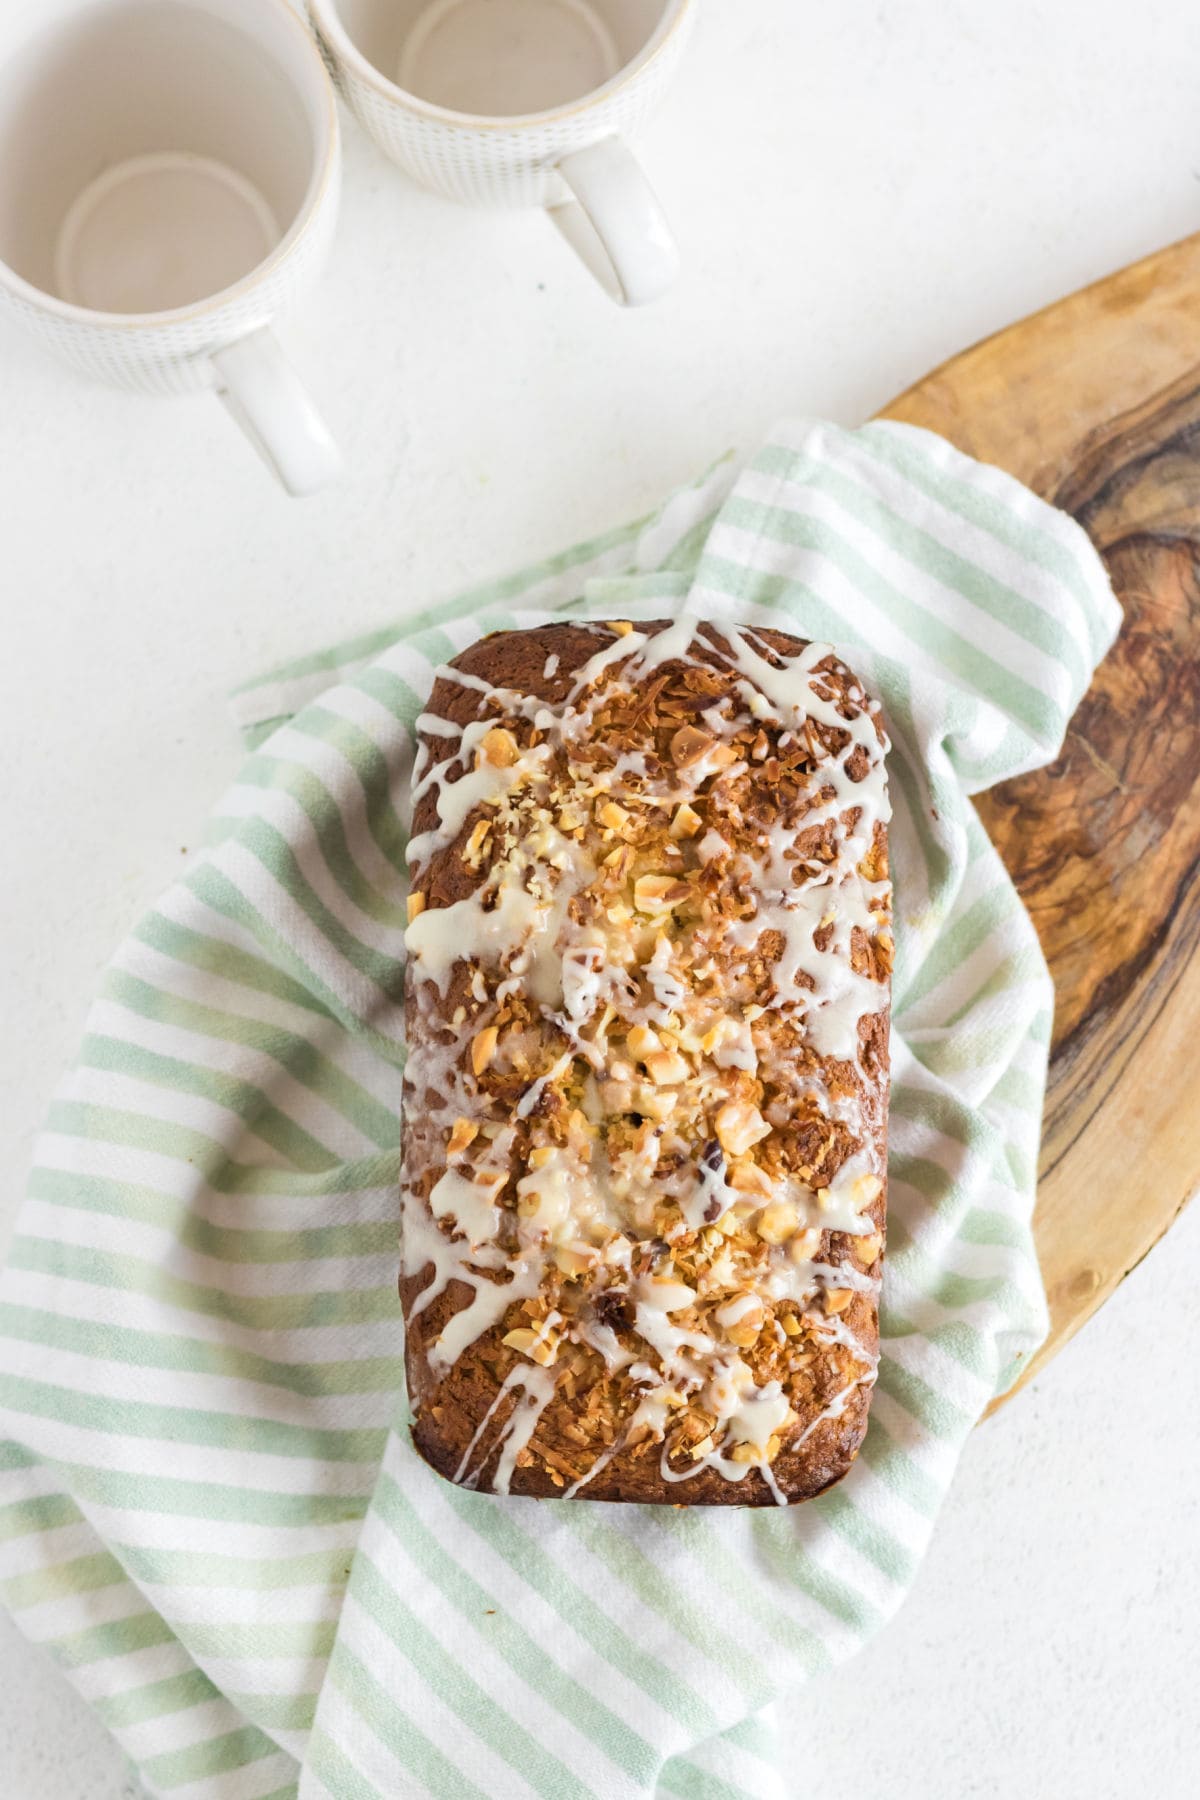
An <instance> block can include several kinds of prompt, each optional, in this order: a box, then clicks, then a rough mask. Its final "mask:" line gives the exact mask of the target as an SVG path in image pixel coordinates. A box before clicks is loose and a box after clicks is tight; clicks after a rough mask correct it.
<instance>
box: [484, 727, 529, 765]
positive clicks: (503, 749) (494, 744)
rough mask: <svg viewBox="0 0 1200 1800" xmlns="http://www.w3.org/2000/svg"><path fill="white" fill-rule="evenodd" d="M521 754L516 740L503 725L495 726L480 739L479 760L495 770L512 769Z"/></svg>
mask: <svg viewBox="0 0 1200 1800" xmlns="http://www.w3.org/2000/svg"><path fill="white" fill-rule="evenodd" d="M520 754H521V752H520V749H519V748H518V745H517V740H516V738H515V737H514V736H513V734H512V732H511V731H505V729H504V727H503V726H502V725H493V726H492V729H491V730H490V731H486V732H485V733H484V735H483V737H482V738H481V739H480V743H479V753H478V760H479V762H480V763H486V764H488V765H489V766H490V767H491V768H493V769H511V768H512V765H513V764H514V763H515V762H516V760H517V758H518V756H520Z"/></svg>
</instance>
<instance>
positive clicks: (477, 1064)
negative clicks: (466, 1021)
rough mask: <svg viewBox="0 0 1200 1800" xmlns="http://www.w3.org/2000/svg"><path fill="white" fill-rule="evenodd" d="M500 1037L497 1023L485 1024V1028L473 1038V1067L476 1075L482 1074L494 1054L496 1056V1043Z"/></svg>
mask: <svg viewBox="0 0 1200 1800" xmlns="http://www.w3.org/2000/svg"><path fill="white" fill-rule="evenodd" d="M499 1037H500V1032H499V1029H498V1027H496V1026H495V1025H485V1026H484V1028H483V1030H482V1031H480V1032H478V1033H477V1034H476V1036H475V1038H474V1039H473V1040H472V1043H471V1067H472V1069H474V1071H475V1073H476V1075H482V1074H483V1071H484V1070H485V1069H486V1068H487V1066H488V1064H489V1063H490V1062H491V1060H492V1058H493V1056H495V1054H496V1044H497V1041H498V1039H499Z"/></svg>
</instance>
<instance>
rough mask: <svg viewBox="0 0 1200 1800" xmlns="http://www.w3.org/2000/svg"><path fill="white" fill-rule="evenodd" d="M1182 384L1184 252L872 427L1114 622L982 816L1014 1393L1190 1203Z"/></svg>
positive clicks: (1195, 342)
mask: <svg viewBox="0 0 1200 1800" xmlns="http://www.w3.org/2000/svg"><path fill="white" fill-rule="evenodd" d="M1198 365H1200V235H1197V236H1195V237H1191V238H1187V239H1185V240H1184V242H1182V243H1180V244H1176V245H1173V246H1172V247H1171V248H1170V249H1167V250H1163V251H1160V252H1159V253H1158V254H1157V255H1155V256H1151V257H1148V258H1146V260H1145V261H1143V262H1140V263H1137V264H1135V265H1134V266H1133V267H1131V268H1128V269H1123V270H1121V271H1120V272H1119V273H1118V274H1116V275H1113V276H1110V277H1109V278H1108V279H1107V280H1105V281H1102V282H1098V283H1097V284H1096V285H1095V286H1093V287H1090V288H1085V289H1084V290H1083V291H1082V292H1080V293H1078V294H1073V295H1071V297H1070V298H1069V299H1067V300H1064V301H1061V302H1060V303H1059V304H1058V305H1056V306H1052V307H1049V308H1047V310H1046V311H1044V312H1041V313H1038V314H1036V315H1035V316H1034V317H1032V318H1030V319H1026V320H1024V321H1023V322H1022V323H1020V324H1019V325H1014V326H1012V327H1011V328H1010V329H1009V330H1007V331H1003V332H1001V333H1000V334H999V335H998V336H996V337H993V338H989V339H988V340H987V341H986V342H985V343H983V344H979V345H976V346H975V348H974V349H972V350H968V351H966V352H965V353H964V354H963V355H962V356H959V357H956V358H955V359H954V360H953V361H952V362H950V363H947V364H946V365H945V366H944V367H943V368H941V369H938V370H936V371H935V372H934V373H933V374H932V375H930V376H928V377H927V378H926V379H925V380H924V381H921V382H919V383H918V384H917V385H916V386H915V387H913V388H911V389H909V391H908V392H907V393H906V394H903V395H902V396H901V397H900V398H899V399H898V400H896V401H894V402H893V403H892V404H891V405H890V406H888V407H886V408H885V409H884V411H883V413H882V415H881V416H882V417H885V418H891V419H902V420H905V421H906V422H908V423H910V424H914V425H924V426H927V427H928V428H929V429H931V430H934V431H939V432H941V433H942V435H943V436H945V437H948V438H950V439H951V441H952V442H954V443H956V444H958V445H959V447H960V448H962V449H964V450H967V451H969V452H970V453H971V454H972V455H973V456H977V457H980V458H982V459H983V460H984V461H985V462H991V463H995V464H997V465H998V466H999V467H1001V468H1004V469H1007V470H1008V471H1009V472H1010V473H1012V474H1014V475H1017V476H1019V477H1020V478H1021V479H1022V480H1023V481H1026V482H1028V483H1029V485H1030V486H1031V487H1033V488H1035V489H1036V490H1037V492H1038V493H1040V494H1042V495H1044V496H1045V498H1046V499H1048V500H1051V501H1053V502H1054V504H1055V505H1057V506H1061V507H1063V508H1064V509H1065V510H1066V511H1067V512H1069V513H1071V514H1073V515H1074V517H1075V518H1076V519H1078V520H1079V522H1080V524H1082V525H1083V527H1084V529H1085V530H1086V531H1087V532H1088V533H1089V535H1090V536H1091V538H1092V540H1093V542H1094V543H1095V544H1096V546H1097V548H1098V549H1099V551H1100V553H1101V555H1102V556H1103V558H1104V560H1105V563H1106V565H1107V567H1108V570H1109V574H1110V575H1111V577H1112V581H1113V586H1114V588H1115V590H1116V593H1117V596H1118V598H1119V599H1120V601H1121V604H1122V606H1123V608H1124V612H1125V622H1124V625H1123V627H1122V630H1121V635H1120V637H1119V639H1118V641H1117V644H1116V646H1115V647H1114V649H1113V650H1112V651H1111V652H1110V654H1109V656H1108V657H1107V659H1106V660H1105V662H1104V664H1103V665H1102V666H1101V668H1100V670H1099V673H1098V675H1097V677H1096V680H1095V682H1094V683H1093V686H1092V688H1091V690H1090V691H1089V693H1088V694H1087V696H1086V698H1085V699H1084V701H1083V703H1082V705H1081V706H1080V708H1079V711H1078V712H1077V714H1076V716H1075V718H1074V720H1073V721H1072V724H1071V728H1070V731H1069V733H1068V736H1067V741H1066V744H1065V746H1064V748H1063V753H1062V755H1061V756H1060V757H1059V758H1058V760H1057V761H1056V762H1055V763H1054V764H1053V765H1052V766H1051V767H1049V768H1047V769H1043V770H1038V771H1036V772H1035V773H1034V774H1032V775H1025V776H1022V777H1020V779H1018V780H1016V781H1011V782H1006V783H1004V784H1003V785H1002V786H1001V787H999V788H996V789H994V790H993V791H992V792H991V793H990V794H987V795H985V796H982V797H981V800H980V803H979V810H980V813H981V815H982V817H983V821H984V824H985V825H986V827H987V829H988V831H989V833H990V834H991V836H992V839H993V841H994V842H995V844H996V845H997V848H998V849H999V850H1000V853H1001V855H1002V856H1003V858H1004V860H1005V863H1006V864H1007V866H1008V868H1009V870H1010V872H1011V874H1012V876H1013V879H1014V880H1015V882H1016V884H1017V887H1018V888H1019V890H1020V892H1021V894H1022V897H1023V898H1024V900H1025V903H1026V905H1027V906H1028V907H1029V910H1030V914H1031V916H1032V918H1033V920H1034V923H1035V925H1036V927H1037V930H1038V935H1039V937H1040V938H1041V942H1042V946H1043V949H1044V950H1045V952H1046V957H1047V960H1048V962H1049V964H1050V970H1051V974H1052V975H1053V977H1054V985H1055V995H1056V1008H1055V1026H1054V1037H1053V1044H1052V1049H1051V1061H1050V1079H1049V1087H1048V1092H1047V1103H1046V1119H1045V1129H1044V1137H1043V1144H1042V1156H1041V1163H1040V1169H1039V1184H1038V1200H1037V1210H1036V1213H1035V1217H1034V1230H1035V1235H1036V1238H1037V1245H1038V1254H1039V1257H1040V1258H1041V1264H1042V1273H1043V1275H1044V1277H1045V1282H1046V1291H1047V1294H1048V1297H1049V1302H1050V1317H1051V1327H1050V1336H1049V1339H1048V1340H1047V1342H1046V1344H1045V1345H1044V1346H1043V1348H1042V1349H1041V1350H1040V1351H1039V1353H1038V1355H1037V1356H1036V1357H1035V1358H1033V1359H1032V1360H1031V1362H1030V1365H1029V1368H1028V1369H1027V1370H1026V1371H1025V1374H1024V1376H1023V1378H1022V1380H1023V1381H1025V1380H1028V1379H1029V1377H1030V1376H1031V1375H1032V1374H1034V1373H1035V1372H1036V1370H1037V1369H1039V1368H1041V1367H1042V1366H1043V1365H1044V1364H1045V1363H1046V1362H1048V1361H1049V1359H1050V1358H1051V1357H1052V1356H1054V1355H1055V1353H1056V1352H1057V1351H1058V1350H1060V1349H1061V1348H1062V1346H1063V1344H1064V1343H1066V1342H1067V1340H1068V1339H1069V1338H1070V1337H1071V1336H1072V1335H1073V1334H1074V1333H1075V1332H1076V1331H1077V1330H1078V1329H1079V1327H1080V1326H1081V1325H1082V1324H1083V1323H1084V1322H1085V1321H1086V1320H1087V1319H1088V1318H1090V1317H1091V1315H1092V1314H1093V1313H1094V1312H1095V1311H1096V1310H1097V1309H1098V1308H1099V1307H1100V1306H1101V1305H1103V1303H1104V1301H1105V1300H1106V1299H1107V1298H1108V1296H1109V1295H1110V1294H1111V1293H1112V1292H1113V1291H1114V1290H1115V1288H1116V1287H1117V1286H1118V1284H1119V1283H1120V1282H1121V1281H1122V1280H1123V1279H1124V1278H1125V1276H1126V1275H1127V1274H1128V1273H1129V1271H1130V1270H1131V1269H1132V1268H1133V1267H1135V1265H1136V1264H1137V1263H1138V1262H1140V1261H1141V1259H1142V1257H1144V1256H1145V1255H1146V1253H1147V1251H1149V1250H1150V1249H1151V1247H1152V1246H1153V1245H1154V1244H1155V1243H1156V1242H1157V1241H1158V1239H1159V1238H1160V1237H1161V1236H1162V1235H1163V1233H1164V1232H1165V1231H1167V1230H1168V1228H1169V1227H1170V1225H1171V1224H1172V1222H1173V1221H1174V1220H1175V1219H1176V1218H1177V1217H1178V1215H1179V1213H1180V1212H1181V1211H1182V1209H1183V1207H1184V1206H1185V1205H1186V1203H1187V1201H1188V1199H1189V1198H1190V1197H1191V1194H1192V1193H1193V1191H1194V1190H1195V1188H1196V1186H1197V1185H1198V1184H1200V1060H1198V1059H1197V1058H1196V1057H1195V1055H1194V1054H1193V1045H1194V1040H1195V1038H1196V1036H1197V1033H1198V1031H1200V954H1198V944H1200V366H1198ZM1018 1385H1021V1384H1018ZM1014 1391H1015V1390H1014ZM998 1404H999V1403H998Z"/></svg>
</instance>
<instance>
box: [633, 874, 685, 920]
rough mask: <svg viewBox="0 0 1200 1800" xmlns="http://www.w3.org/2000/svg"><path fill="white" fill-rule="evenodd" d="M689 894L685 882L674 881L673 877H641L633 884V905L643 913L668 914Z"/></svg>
mask: <svg viewBox="0 0 1200 1800" xmlns="http://www.w3.org/2000/svg"><path fill="white" fill-rule="evenodd" d="M691 893H692V890H691V888H690V887H689V886H688V884H687V882H686V881H676V879H675V877H674V876H673V875H641V876H639V877H638V879H637V880H636V881H635V882H634V884H633V898H634V903H635V904H636V906H637V909H638V911H639V912H644V913H656V912H669V911H670V909H671V907H673V906H678V904H679V902H680V901H681V900H688V899H690V898H691Z"/></svg>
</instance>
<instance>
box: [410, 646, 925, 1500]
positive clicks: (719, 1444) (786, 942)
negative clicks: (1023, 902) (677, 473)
mask: <svg viewBox="0 0 1200 1800" xmlns="http://www.w3.org/2000/svg"><path fill="white" fill-rule="evenodd" d="M420 738H421V743H422V755H421V759H420V761H419V764H418V769H417V772H416V775H415V778H414V795H415V803H414V819H413V828H414V838H413V843H412V846H411V848H410V858H411V860H412V862H413V868H414V882H413V898H412V901H411V902H410V911H411V913H412V918H413V923H412V925H411V927H410V942H409V949H410V963H409V977H408V982H409V985H408V1034H409V1044H410V1057H409V1065H408V1069H407V1070H406V1082H405V1144H404V1177H403V1181H404V1217H405V1264H404V1276H403V1279H402V1283H401V1292H402V1297H403V1300H404V1305H405V1312H406V1317H407V1320H408V1348H407V1362H408V1372H409V1385H410V1390H411V1393H412V1397H413V1403H414V1411H415V1422H414V1437H415V1440H416V1443H417V1445H418V1448H419V1449H420V1450H421V1452H422V1454H423V1455H425V1456H426V1458H427V1460H429V1461H430V1462H431V1463H432V1464H433V1465H434V1466H435V1467H437V1468H438V1469H440V1470H441V1472H442V1473H444V1474H446V1475H448V1476H450V1477H451V1478H453V1479H458V1480H460V1481H465V1482H468V1483H469V1484H470V1485H478V1486H484V1487H488V1486H490V1487H492V1488H494V1489H497V1490H499V1491H511V1492H513V1493H526V1494H545V1495H553V1494H559V1493H564V1492H568V1491H571V1490H572V1489H574V1488H576V1487H578V1491H579V1492H580V1493H581V1494H582V1495H584V1496H587V1497H592V1498H606V1499H642V1500H656V1501H663V1500H666V1501H669V1502H690V1503H709V1504H763V1503H766V1502H769V1501H770V1500H772V1499H798V1498H803V1497H806V1496H807V1495H808V1494H810V1493H814V1492H817V1491H819V1490H820V1489H821V1488H822V1487H824V1486H827V1485H828V1484H829V1482H831V1481H833V1480H836V1479H837V1478H838V1476H839V1475H840V1474H842V1473H843V1472H844V1470H845V1468H846V1467H847V1466H848V1464H849V1461H850V1459H851V1458H852V1456H853V1454H854V1451H855V1449H856V1448H857V1445H858V1442H859V1440H860V1438H861V1435H862V1430H863V1428H864V1424H865V1416H866V1407H867V1403H868V1399H869V1392H870V1385H871V1381H872V1380H873V1375H874V1366H875V1354H876V1344H877V1327H876V1305H877V1289H878V1279H877V1271H878V1266H879V1257H880V1251H881V1237H880V1228H881V1227H882V1223H883V1216H884V1192H883V1181H884V1176H885V1143H886V1088H887V982H888V976H889V973H890V959H891V939H890V932H889V919H890V914H889V910H888V908H889V904H890V889H889V887H888V883H887V846H886V825H885V820H886V802H885V794H884V786H883V776H882V756H883V748H884V739H883V734H882V730H881V727H880V726H879V723H878V716H877V708H875V707H874V706H873V705H872V703H870V702H869V701H867V700H866V698H865V696H864V695H863V693H862V691H861V688H860V687H859V685H858V684H857V682H856V681H855V678H854V677H853V676H852V675H851V674H850V672H849V671H848V670H846V669H845V667H844V665H842V664H840V663H839V662H838V661H837V659H836V657H834V656H833V654H832V653H831V652H829V651H827V650H825V649H823V648H822V647H820V646H812V647H810V646H808V645H806V644H804V643H803V642H801V641H800V640H797V639H794V638H790V637H788V636H786V635H785V634H783V633H779V632H774V631H761V632H756V633H754V634H752V635H751V634H745V633H738V634H730V635H729V636H722V635H721V634H720V633H718V632H716V631H715V630H714V629H713V628H711V627H703V628H699V627H696V626H695V625H694V622H687V621H683V622H681V621H677V622H675V624H674V625H673V626H672V625H671V624H670V623H669V622H666V621H662V622H655V623H654V624H650V625H645V626H638V627H636V628H632V627H629V626H621V625H617V626H614V627H605V626H590V625H565V624H564V625H555V626H549V627H545V628H542V629H540V630H538V631H534V632H525V633H501V634H497V635H496V636H494V637H492V638H487V639H484V640H482V641H481V642H480V643H478V644H476V645H474V646H472V647H471V649H469V650H468V651H466V652H464V653H463V654H462V655H461V656H460V657H458V658H457V659H456V661H455V663H454V664H453V665H452V666H451V669H450V670H447V671H444V672H443V673H442V674H441V675H440V677H439V680H438V682H437V684H436V686H435V689H434V692H433V695H432V697H431V700H430V705H429V710H428V713H427V714H426V715H425V717H424V719H423V720H422V722H421V728H420Z"/></svg>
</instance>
